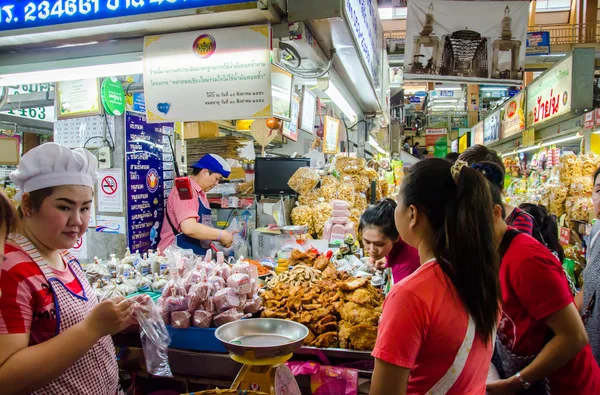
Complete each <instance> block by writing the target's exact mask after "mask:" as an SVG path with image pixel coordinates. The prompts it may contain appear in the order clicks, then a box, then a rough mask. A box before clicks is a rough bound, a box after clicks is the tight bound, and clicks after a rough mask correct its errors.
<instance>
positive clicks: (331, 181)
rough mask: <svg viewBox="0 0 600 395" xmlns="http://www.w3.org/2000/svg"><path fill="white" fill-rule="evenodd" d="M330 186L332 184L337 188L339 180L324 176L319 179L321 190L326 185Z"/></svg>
mask: <svg viewBox="0 0 600 395" xmlns="http://www.w3.org/2000/svg"><path fill="white" fill-rule="evenodd" d="M330 184H334V185H335V186H338V185H339V184H340V180H338V179H337V178H335V177H334V176H325V177H323V178H322V179H321V188H323V187H324V186H326V185H330Z"/></svg>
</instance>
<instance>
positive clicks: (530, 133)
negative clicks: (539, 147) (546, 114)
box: [521, 128, 535, 147]
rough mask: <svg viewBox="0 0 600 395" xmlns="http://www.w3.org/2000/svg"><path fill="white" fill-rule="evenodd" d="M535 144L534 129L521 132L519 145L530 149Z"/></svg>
mask: <svg viewBox="0 0 600 395" xmlns="http://www.w3.org/2000/svg"><path fill="white" fill-rule="evenodd" d="M534 144H535V129H534V128H529V129H526V130H524V131H523V141H522V143H521V145H522V146H523V147H531V146H532V145H534Z"/></svg>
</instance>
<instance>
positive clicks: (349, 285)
mask: <svg viewBox="0 0 600 395" xmlns="http://www.w3.org/2000/svg"><path fill="white" fill-rule="evenodd" d="M369 281H370V280H369V279H368V278H354V277H352V278H350V279H348V280H346V281H344V282H343V283H342V284H341V285H340V289H341V290H342V291H354V290H357V289H358V288H362V287H366V286H367V285H368V284H369Z"/></svg>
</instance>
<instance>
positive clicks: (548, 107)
mask: <svg viewBox="0 0 600 395" xmlns="http://www.w3.org/2000/svg"><path fill="white" fill-rule="evenodd" d="M572 77H573V56H569V57H568V58H567V59H565V60H563V61H561V62H559V63H557V64H556V65H554V66H552V68H551V69H549V70H548V71H546V73H544V74H542V75H541V76H540V77H538V78H537V79H535V80H534V81H533V82H532V83H531V84H529V85H528V86H527V89H526V92H527V126H528V127H531V126H535V125H538V124H540V123H542V122H546V121H549V120H551V119H553V118H556V117H558V116H560V115H563V114H567V113H568V112H570V111H571V101H572V99H573V98H572V92H571V86H572Z"/></svg>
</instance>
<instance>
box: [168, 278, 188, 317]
mask: <svg viewBox="0 0 600 395" xmlns="http://www.w3.org/2000/svg"><path fill="white" fill-rule="evenodd" d="M161 298H164V299H165V302H166V306H167V309H168V311H171V312H173V311H184V310H187V307H188V298H187V291H186V290H185V285H183V281H182V280H181V277H180V276H179V272H176V271H175V272H173V273H171V279H170V280H169V282H168V283H167V285H166V286H165V288H164V289H163V293H162V296H161ZM171 318H172V317H171Z"/></svg>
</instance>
